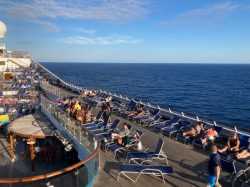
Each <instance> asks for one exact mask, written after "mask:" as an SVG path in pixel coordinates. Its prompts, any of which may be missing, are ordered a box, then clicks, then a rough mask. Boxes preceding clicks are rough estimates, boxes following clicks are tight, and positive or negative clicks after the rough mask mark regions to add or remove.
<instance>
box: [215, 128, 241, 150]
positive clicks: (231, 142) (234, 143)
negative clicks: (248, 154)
mask: <svg viewBox="0 0 250 187" xmlns="http://www.w3.org/2000/svg"><path fill="white" fill-rule="evenodd" d="M239 147H240V140H239V138H238V134H237V133H236V132H233V134H232V136H231V137H230V138H228V141H227V145H226V146H225V147H224V148H222V149H218V152H219V153H224V152H226V151H229V152H233V153H236V152H238V151H239V149H240V148H239Z"/></svg>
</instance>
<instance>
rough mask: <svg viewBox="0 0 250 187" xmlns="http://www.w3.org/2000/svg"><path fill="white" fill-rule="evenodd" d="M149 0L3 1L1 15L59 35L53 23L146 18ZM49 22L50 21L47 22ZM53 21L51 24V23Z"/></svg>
mask: <svg viewBox="0 0 250 187" xmlns="http://www.w3.org/2000/svg"><path fill="white" fill-rule="evenodd" d="M148 1H149V0H68V1H59V0H39V1H37V0H29V1H28V0H26V1H25V0H24V1H20V2H19V1H15V2H13V1H0V12H2V13H1V15H4V14H5V16H8V17H11V18H14V19H18V20H24V21H28V22H34V23H37V24H39V25H42V26H45V27H47V28H48V30H53V31H58V30H59V28H58V27H57V26H56V25H55V24H53V23H51V22H50V21H51V20H52V19H56V18H62V19H88V20H102V21H108V22H114V23H127V22H129V21H134V20H136V19H140V18H143V17H144V16H145V15H146V14H148V13H149V11H148V10H147V9H146V5H147V4H148ZM45 19H46V20H45ZM48 20H49V21H48Z"/></svg>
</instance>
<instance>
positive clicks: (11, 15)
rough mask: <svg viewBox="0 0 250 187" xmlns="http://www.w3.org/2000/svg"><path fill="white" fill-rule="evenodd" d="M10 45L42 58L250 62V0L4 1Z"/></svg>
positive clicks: (0, 4)
mask: <svg viewBox="0 0 250 187" xmlns="http://www.w3.org/2000/svg"><path fill="white" fill-rule="evenodd" d="M0 15H1V16H0V21H2V22H4V23H5V25H6V26H7V33H6V35H5V38H4V39H3V40H2V41H1V42H3V43H5V45H6V48H7V49H8V50H28V51H29V54H30V55H31V56H32V57H33V58H34V59H35V60H36V61H38V62H133V63H135V62H138V63H154V62H157V63H249V64H250V1H249V0H237V1H219V0H209V1H206V0H196V1H195V0H67V1H58V0H8V1H6V0H0Z"/></svg>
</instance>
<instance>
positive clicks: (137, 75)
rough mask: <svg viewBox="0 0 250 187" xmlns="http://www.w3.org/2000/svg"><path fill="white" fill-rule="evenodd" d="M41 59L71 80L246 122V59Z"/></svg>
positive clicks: (249, 83)
mask: <svg viewBox="0 0 250 187" xmlns="http://www.w3.org/2000/svg"><path fill="white" fill-rule="evenodd" d="M41 64H42V65H44V66H45V67H46V68H48V69H49V70H50V71H52V72H53V73H54V74H56V75H58V76H59V77H60V78H62V79H63V80H65V81H66V82H68V83H71V84H75V85H78V86H82V87H88V88H90V87H91V88H101V89H104V90H106V91H111V92H117V93H120V94H123V95H127V96H132V97H134V98H138V99H141V100H146V101H149V102H153V103H157V104H161V105H167V106H170V107H173V108H176V109H181V110H184V111H187V112H191V113H195V114H199V115H203V116H207V117H210V118H214V119H217V120H222V121H225V122H229V123H232V124H236V125H240V126H245V127H249V128H250V64H248V65H247V64H159V63H150V64H148V63H145V64H142V63H69V62H68V63H48V62H47V63H41Z"/></svg>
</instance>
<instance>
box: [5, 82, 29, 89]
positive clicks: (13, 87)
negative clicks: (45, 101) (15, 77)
mask: <svg viewBox="0 0 250 187" xmlns="http://www.w3.org/2000/svg"><path fill="white" fill-rule="evenodd" d="M20 88H27V89H28V88H32V85H31V84H30V83H29V82H27V83H24V84H21V83H20V84H10V85H8V87H6V88H5V89H11V90H14V89H20Z"/></svg>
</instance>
